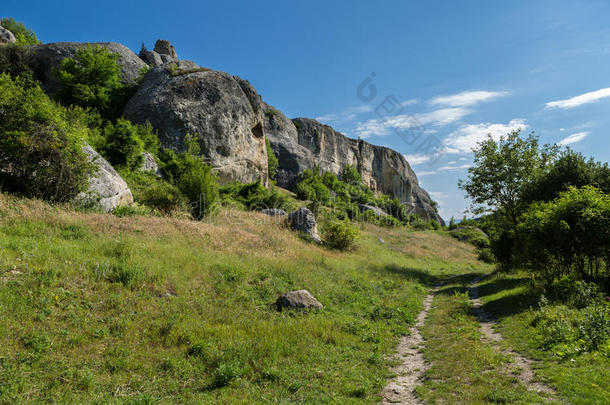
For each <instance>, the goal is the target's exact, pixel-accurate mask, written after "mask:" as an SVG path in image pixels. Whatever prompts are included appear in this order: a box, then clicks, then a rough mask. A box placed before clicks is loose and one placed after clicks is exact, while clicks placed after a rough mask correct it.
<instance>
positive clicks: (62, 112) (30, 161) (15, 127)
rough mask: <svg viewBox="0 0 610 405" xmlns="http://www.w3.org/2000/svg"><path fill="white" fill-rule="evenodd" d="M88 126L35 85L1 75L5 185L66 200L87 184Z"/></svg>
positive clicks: (0, 164)
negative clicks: (84, 146) (85, 144)
mask: <svg viewBox="0 0 610 405" xmlns="http://www.w3.org/2000/svg"><path fill="white" fill-rule="evenodd" d="M86 136H87V127H86V126H85V125H84V124H83V123H82V122H80V121H79V120H77V119H74V116H73V115H71V114H70V113H69V111H67V110H66V109H65V108H62V107H61V106H58V105H56V104H55V103H54V102H53V101H52V100H50V99H49V98H48V97H47V95H46V94H45V93H44V92H43V91H42V89H41V88H40V87H39V86H38V85H37V84H35V83H33V82H31V81H27V80H26V79H24V78H17V79H13V78H11V76H10V75H8V74H6V73H4V74H0V188H2V190H4V191H10V192H17V193H21V194H23V195H26V196H28V197H37V198H43V199H47V200H51V201H66V200H69V199H71V198H73V197H75V196H76V195H77V194H78V193H79V192H80V191H84V190H85V188H86V186H87V178H88V176H89V174H90V173H91V171H92V169H93V167H92V165H91V164H90V163H89V162H88V160H87V158H86V155H85V154H84V153H83V151H82V146H83V138H85V137H86Z"/></svg>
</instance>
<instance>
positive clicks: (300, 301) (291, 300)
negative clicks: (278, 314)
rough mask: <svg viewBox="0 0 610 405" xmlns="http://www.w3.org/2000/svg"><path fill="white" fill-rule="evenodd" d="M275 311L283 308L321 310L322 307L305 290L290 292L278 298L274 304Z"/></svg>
mask: <svg viewBox="0 0 610 405" xmlns="http://www.w3.org/2000/svg"><path fill="white" fill-rule="evenodd" d="M275 305H276V306H277V309H278V310H279V311H281V310H282V309H283V308H288V309H291V308H313V309H322V308H324V306H323V305H322V304H321V303H320V301H318V300H317V299H316V298H315V297H314V296H313V295H311V293H310V292H309V291H307V290H298V291H290V292H287V293H286V294H284V295H282V296H280V297H279V298H278V299H277V301H276V302H275Z"/></svg>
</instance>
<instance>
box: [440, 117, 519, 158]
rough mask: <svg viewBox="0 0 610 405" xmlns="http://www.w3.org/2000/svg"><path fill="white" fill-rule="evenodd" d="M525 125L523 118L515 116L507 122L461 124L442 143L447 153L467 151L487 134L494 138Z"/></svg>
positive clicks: (470, 150)
mask: <svg viewBox="0 0 610 405" xmlns="http://www.w3.org/2000/svg"><path fill="white" fill-rule="evenodd" d="M526 127H527V125H526V124H525V120H524V119H521V118H516V119H513V120H511V121H510V122H509V123H508V124H489V123H482V124H471V125H462V126H461V127H460V128H458V129H457V130H456V131H454V132H452V133H451V134H449V136H447V138H445V140H444V144H445V147H446V152H447V153H469V152H472V148H474V147H475V146H477V144H478V143H479V142H481V141H483V140H484V139H485V138H486V137H487V135H488V134H491V136H492V137H493V138H494V139H496V140H497V139H499V138H500V137H501V136H502V135H506V134H507V133H509V132H511V131H516V130H523V129H525V128H526Z"/></svg>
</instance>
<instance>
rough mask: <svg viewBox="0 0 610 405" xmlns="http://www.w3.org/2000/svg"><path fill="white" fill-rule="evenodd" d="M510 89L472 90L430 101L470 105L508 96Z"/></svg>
mask: <svg viewBox="0 0 610 405" xmlns="http://www.w3.org/2000/svg"><path fill="white" fill-rule="evenodd" d="M509 94H510V92H509V91H484V90H470V91H463V92H461V93H457V94H452V95H449V96H438V97H435V98H433V99H432V100H430V101H429V103H430V104H432V105H445V106H449V107H469V106H473V105H475V104H478V103H481V102H484V101H491V100H493V99H496V98H499V97H504V96H508V95H509Z"/></svg>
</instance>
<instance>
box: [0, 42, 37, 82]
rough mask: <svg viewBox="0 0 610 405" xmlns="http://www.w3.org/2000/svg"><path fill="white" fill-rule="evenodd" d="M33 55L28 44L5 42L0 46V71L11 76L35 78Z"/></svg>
mask: <svg viewBox="0 0 610 405" xmlns="http://www.w3.org/2000/svg"><path fill="white" fill-rule="evenodd" d="M35 66H36V62H35V57H34V53H33V52H32V49H31V48H30V47H29V46H24V45H18V44H6V45H3V46H0V73H8V74H10V75H11V76H13V77H17V76H25V77H28V78H35V77H36V72H35Z"/></svg>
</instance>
